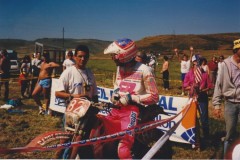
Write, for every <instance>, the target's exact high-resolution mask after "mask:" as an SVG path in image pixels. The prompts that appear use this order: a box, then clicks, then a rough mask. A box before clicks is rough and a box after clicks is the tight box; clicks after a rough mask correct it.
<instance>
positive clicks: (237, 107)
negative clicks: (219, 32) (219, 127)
mask: <svg viewBox="0 0 240 160" xmlns="http://www.w3.org/2000/svg"><path fill="white" fill-rule="evenodd" d="M233 44H234V45H233V56H230V57H228V58H226V59H225V60H224V62H223V63H222V64H221V67H220V68H221V69H220V71H219V74H218V77H217V81H216V85H215V88H214V94H213V98H212V103H213V106H214V108H215V109H214V115H215V116H216V117H220V115H221V112H222V111H221V108H220V105H221V102H222V101H223V100H224V101H225V102H224V118H225V125H226V136H225V140H224V154H225V153H226V151H227V149H228V147H229V146H230V144H231V143H232V142H233V141H234V140H235V138H236V137H235V136H236V129H237V123H238V115H239V114H240V89H239V88H240V69H239V68H240V67H239V66H240V39H238V40H235V41H234V42H233Z"/></svg>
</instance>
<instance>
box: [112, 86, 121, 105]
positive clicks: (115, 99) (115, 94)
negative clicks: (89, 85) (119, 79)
mask: <svg viewBox="0 0 240 160" xmlns="http://www.w3.org/2000/svg"><path fill="white" fill-rule="evenodd" d="M118 92H119V89H115V90H114V91H113V94H112V97H111V102H112V103H113V104H115V105H117V104H118V103H119V99H120V95H119V93H118Z"/></svg>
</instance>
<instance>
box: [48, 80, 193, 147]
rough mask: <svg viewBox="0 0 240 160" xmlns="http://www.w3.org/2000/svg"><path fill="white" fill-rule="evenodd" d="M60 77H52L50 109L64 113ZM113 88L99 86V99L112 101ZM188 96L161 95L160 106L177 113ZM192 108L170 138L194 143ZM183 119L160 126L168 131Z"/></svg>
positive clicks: (162, 117) (170, 113)
mask: <svg viewBox="0 0 240 160" xmlns="http://www.w3.org/2000/svg"><path fill="white" fill-rule="evenodd" d="M57 83H58V79H56V78H53V79H52V89H51V101H50V109H52V110H54V111H57V112H61V113H64V112H65V109H66V104H65V100H63V99H60V98H56V97H55V90H56V87H57ZM112 92H113V90H112V89H109V88H103V87H98V100H99V101H103V102H110V97H111V95H112ZM187 102H188V98H186V97H173V96H164V95H159V102H158V105H159V107H162V108H163V109H164V111H165V112H166V113H168V114H169V116H173V115H176V114H177V113H179V112H180V111H182V109H183V107H184V106H186V104H187ZM192 108H193V109H190V111H188V112H189V114H187V115H186V117H185V118H184V119H183V120H182V122H181V124H180V125H179V127H178V128H177V129H176V130H175V132H174V133H173V134H172V136H171V137H170V140H172V141H176V142H182V143H192V144H194V142H195V120H196V113H195V112H196V110H195V108H194V107H192ZM169 116H167V115H160V114H159V115H158V116H157V117H156V118H155V119H156V120H161V119H166V118H169ZM180 119H181V116H178V117H177V118H176V119H174V120H172V121H170V122H167V123H165V124H164V125H162V126H160V127H158V128H159V129H161V130H162V131H168V130H169V129H170V128H172V127H173V126H174V125H175V124H176V122H177V121H179V120H180Z"/></svg>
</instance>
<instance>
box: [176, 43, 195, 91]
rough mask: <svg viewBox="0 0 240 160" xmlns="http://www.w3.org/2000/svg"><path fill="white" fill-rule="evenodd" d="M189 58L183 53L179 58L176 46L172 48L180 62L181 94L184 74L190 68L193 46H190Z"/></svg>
mask: <svg viewBox="0 0 240 160" xmlns="http://www.w3.org/2000/svg"><path fill="white" fill-rule="evenodd" d="M189 49H190V58H189V59H188V55H186V54H183V56H182V58H180V56H179V53H178V52H179V51H178V49H177V48H175V49H174V52H175V54H176V56H177V57H178V60H179V62H180V65H181V69H180V70H181V80H182V94H181V95H182V96H184V87H183V82H184V79H185V76H186V74H187V73H188V72H189V70H190V68H191V59H192V55H193V47H192V46H191V47H190V48H189Z"/></svg>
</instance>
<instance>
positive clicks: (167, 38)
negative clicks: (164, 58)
mask: <svg viewBox="0 0 240 160" xmlns="http://www.w3.org/2000/svg"><path fill="white" fill-rule="evenodd" d="M239 38H240V33H222V34H206V35H193V34H191V35H159V36H152V37H145V38H143V39H141V40H140V41H137V42H136V43H137V45H138V46H139V49H140V50H148V51H149V50H152V51H160V52H161V51H169V50H172V49H173V48H179V49H180V50H185V49H188V48H189V46H193V47H194V48H195V49H202V50H219V49H221V50H228V49H232V44H233V40H236V39H239Z"/></svg>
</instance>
